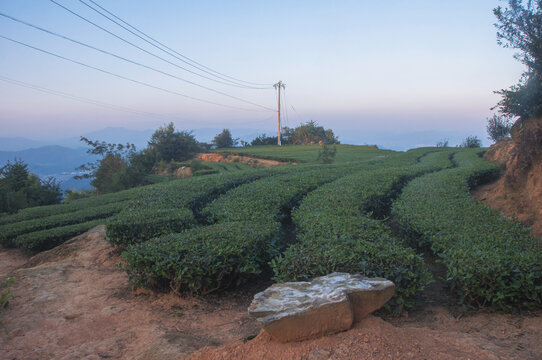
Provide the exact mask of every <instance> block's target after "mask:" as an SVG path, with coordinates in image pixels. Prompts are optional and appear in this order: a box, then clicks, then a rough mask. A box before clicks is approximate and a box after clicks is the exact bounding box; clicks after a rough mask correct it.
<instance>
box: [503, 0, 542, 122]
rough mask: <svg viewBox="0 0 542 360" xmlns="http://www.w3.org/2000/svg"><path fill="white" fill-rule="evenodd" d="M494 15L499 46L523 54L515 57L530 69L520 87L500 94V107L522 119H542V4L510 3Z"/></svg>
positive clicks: (514, 0)
mask: <svg viewBox="0 0 542 360" xmlns="http://www.w3.org/2000/svg"><path fill="white" fill-rule="evenodd" d="M493 13H494V14H495V16H496V17H497V21H498V23H497V24H495V26H496V27H497V29H498V31H497V42H498V43H499V45H502V46H503V47H505V48H512V49H517V50H519V52H518V53H516V54H515V55H514V57H515V58H516V59H517V60H518V61H520V62H521V63H523V64H524V65H525V66H526V67H527V70H526V71H525V72H524V73H523V75H522V77H521V79H520V81H519V83H518V84H516V85H513V86H511V87H510V88H509V89H502V90H500V91H496V93H498V94H500V95H501V96H502V99H501V101H500V102H499V103H498V104H497V106H496V107H497V108H498V109H499V111H500V112H501V113H502V114H505V115H508V116H511V117H519V118H520V119H527V118H530V117H538V116H542V0H527V1H524V0H508V7H507V8H504V9H503V8H502V7H500V6H499V7H497V8H495V9H494V10H493Z"/></svg>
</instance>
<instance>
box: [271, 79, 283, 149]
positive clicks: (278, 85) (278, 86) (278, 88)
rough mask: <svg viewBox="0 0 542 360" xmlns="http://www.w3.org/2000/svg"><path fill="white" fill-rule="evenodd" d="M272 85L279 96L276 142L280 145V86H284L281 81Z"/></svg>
mask: <svg viewBox="0 0 542 360" xmlns="http://www.w3.org/2000/svg"><path fill="white" fill-rule="evenodd" d="M273 87H274V88H275V89H277V90H278V92H279V96H278V99H279V104H278V105H279V108H278V115H279V130H278V142H277V143H278V146H281V145H282V143H281V141H280V89H281V88H283V89H284V88H285V86H284V84H283V83H282V81H279V82H278V83H276V84H275V85H273Z"/></svg>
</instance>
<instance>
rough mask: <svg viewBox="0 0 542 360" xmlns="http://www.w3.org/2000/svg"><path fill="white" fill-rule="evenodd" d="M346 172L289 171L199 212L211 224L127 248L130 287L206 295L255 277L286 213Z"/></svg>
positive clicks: (275, 247) (273, 251)
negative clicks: (136, 286) (156, 287)
mask: <svg viewBox="0 0 542 360" xmlns="http://www.w3.org/2000/svg"><path fill="white" fill-rule="evenodd" d="M344 171H348V168H347V167H345V168H343V169H338V168H336V167H332V166H326V167H321V168H320V169H316V170H315V169H307V168H305V167H294V168H290V170H289V171H288V172H286V173H283V174H279V175H276V176H272V177H267V178H264V179H260V180H256V181H253V182H251V183H248V184H245V185H241V186H239V187H237V188H234V189H232V190H230V191H228V192H227V193H226V194H224V195H222V196H221V197H219V198H217V199H216V200H214V201H213V202H212V203H210V204H209V205H208V206H207V207H206V208H205V209H204V211H203V213H204V214H205V215H206V216H208V218H209V222H214V224H211V225H208V226H202V227H195V228H192V229H188V230H185V231H183V232H181V233H179V234H171V235H166V236H162V237H159V238H157V239H154V240H151V241H147V242H144V243H140V244H134V245H132V246H129V247H128V248H127V250H126V251H125V253H124V257H125V259H126V261H127V265H126V271H127V273H128V275H129V277H130V279H131V281H132V283H134V284H137V285H141V286H147V287H149V286H150V287H153V286H159V287H160V286H162V287H163V286H165V285H169V286H170V287H171V288H172V289H174V290H175V291H186V290H187V291H191V292H195V293H203V294H204V293H208V292H211V291H214V290H219V289H223V288H226V287H228V286H230V285H239V284H241V283H243V282H245V281H246V280H248V279H250V278H253V277H255V276H258V275H260V274H261V273H262V271H263V269H264V268H265V267H267V263H268V262H269V261H270V260H271V258H272V257H273V256H275V255H277V254H278V253H279V251H280V250H281V249H282V248H283V246H284V245H283V244H282V239H281V234H280V229H281V225H280V220H281V218H282V217H283V215H284V213H285V212H287V211H288V209H289V207H291V206H293V205H294V204H295V203H296V202H297V201H299V199H301V197H302V196H303V195H304V194H306V193H307V192H310V191H311V190H313V189H315V188H317V187H318V186H319V185H322V184H323V183H326V182H329V181H332V180H334V179H336V178H337V177H339V176H341V175H342V174H343V172H344Z"/></svg>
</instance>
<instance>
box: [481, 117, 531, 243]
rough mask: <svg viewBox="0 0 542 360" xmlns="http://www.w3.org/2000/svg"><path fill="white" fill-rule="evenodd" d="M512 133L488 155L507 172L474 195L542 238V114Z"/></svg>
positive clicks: (520, 125)
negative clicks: (509, 137)
mask: <svg viewBox="0 0 542 360" xmlns="http://www.w3.org/2000/svg"><path fill="white" fill-rule="evenodd" d="M511 134H512V138H511V139H505V140H502V141H500V142H498V143H496V144H494V145H493V146H491V147H490V148H489V150H488V151H487V152H486V154H485V155H484V157H485V158H486V159H488V160H489V161H492V162H495V163H497V164H499V165H501V167H502V168H503V172H504V175H503V176H502V178H501V179H499V180H498V181H496V182H494V183H492V184H488V185H485V186H482V187H480V188H478V189H476V190H475V191H473V196H474V197H475V198H476V199H478V200H480V201H482V202H484V203H485V204H486V205H488V206H491V207H492V208H494V209H497V210H499V211H500V212H501V213H502V214H504V215H505V216H507V217H509V218H513V219H517V220H518V221H520V222H522V223H523V224H525V225H527V226H529V227H531V228H532V233H533V235H535V236H538V237H540V238H541V239H542V118H541V119H529V120H526V121H523V122H521V123H519V122H518V123H516V124H515V125H514V128H513V129H512V132H511Z"/></svg>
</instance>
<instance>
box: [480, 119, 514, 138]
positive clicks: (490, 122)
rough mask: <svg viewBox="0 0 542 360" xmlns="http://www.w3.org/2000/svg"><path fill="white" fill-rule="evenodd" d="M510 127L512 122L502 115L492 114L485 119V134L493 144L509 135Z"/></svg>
mask: <svg viewBox="0 0 542 360" xmlns="http://www.w3.org/2000/svg"><path fill="white" fill-rule="evenodd" d="M511 127H512V121H511V118H510V117H505V116H504V115H497V114H494V115H493V116H492V117H490V118H488V119H487V126H486V129H487V133H488V135H489V139H490V140H493V141H494V142H497V141H501V140H502V139H504V138H506V137H508V135H510V128H511Z"/></svg>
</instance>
